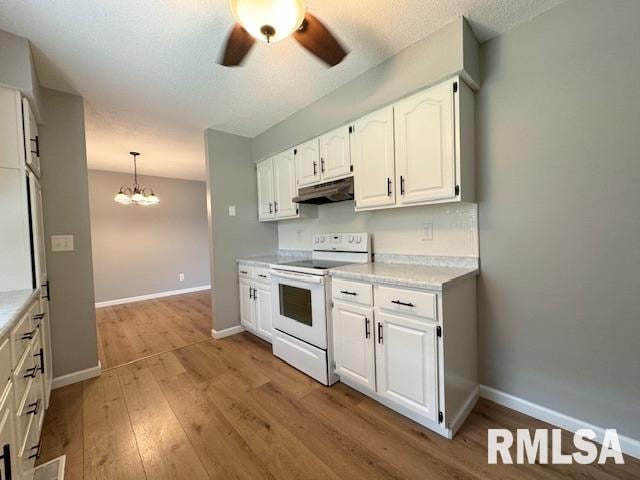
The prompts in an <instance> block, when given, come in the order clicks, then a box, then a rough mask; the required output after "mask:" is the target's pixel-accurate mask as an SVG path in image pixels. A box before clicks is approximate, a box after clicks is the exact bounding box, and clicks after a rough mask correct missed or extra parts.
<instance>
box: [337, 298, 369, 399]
mask: <svg viewBox="0 0 640 480" xmlns="http://www.w3.org/2000/svg"><path fill="white" fill-rule="evenodd" d="M373 328H374V321H373V308H365V307H361V306H357V305H349V304H348V303H345V302H335V303H334V306H333V335H334V339H335V342H334V356H335V361H336V373H337V374H338V375H340V376H342V377H347V378H349V379H351V380H352V381H353V382H356V383H358V384H360V385H362V386H363V387H364V388H366V389H368V390H371V391H375V389H376V367H375V357H374V340H373V338H374V335H373Z"/></svg>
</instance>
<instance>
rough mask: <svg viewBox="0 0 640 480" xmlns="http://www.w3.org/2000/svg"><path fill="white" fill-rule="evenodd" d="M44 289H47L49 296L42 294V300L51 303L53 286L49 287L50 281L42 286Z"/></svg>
mask: <svg viewBox="0 0 640 480" xmlns="http://www.w3.org/2000/svg"><path fill="white" fill-rule="evenodd" d="M42 288H46V289H47V294H46V295H45V294H42V298H43V299H44V300H47V301H48V302H50V301H51V286H50V285H49V280H47V281H46V282H44V283H43V284H42Z"/></svg>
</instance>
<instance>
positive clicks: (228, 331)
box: [211, 325, 244, 340]
mask: <svg viewBox="0 0 640 480" xmlns="http://www.w3.org/2000/svg"><path fill="white" fill-rule="evenodd" d="M240 332H244V327H243V326H242V325H236V326H235V327H229V328H225V329H224V330H214V329H213V328H212V329H211V336H212V337H213V338H215V339H216V340H220V339H221V338H224V337H230V336H231V335H235V334H237V333H240Z"/></svg>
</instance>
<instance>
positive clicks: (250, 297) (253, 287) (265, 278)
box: [238, 264, 273, 342]
mask: <svg viewBox="0 0 640 480" xmlns="http://www.w3.org/2000/svg"><path fill="white" fill-rule="evenodd" d="M238 276H239V278H240V282H239V285H240V290H239V292H240V323H241V324H242V326H243V327H244V328H245V329H246V330H247V331H249V332H251V333H254V334H256V335H258V336H259V337H261V338H263V339H264V340H267V341H268V342H270V341H271V336H272V329H273V327H272V322H271V316H272V314H271V284H270V283H269V275H268V270H267V269H263V268H254V267H253V266H248V265H244V264H241V265H240V266H239V267H238Z"/></svg>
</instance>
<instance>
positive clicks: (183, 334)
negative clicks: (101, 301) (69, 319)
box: [96, 290, 211, 369]
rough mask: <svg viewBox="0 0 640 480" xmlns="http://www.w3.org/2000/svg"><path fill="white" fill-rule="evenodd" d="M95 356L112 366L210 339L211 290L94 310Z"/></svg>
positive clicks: (104, 366)
mask: <svg viewBox="0 0 640 480" xmlns="http://www.w3.org/2000/svg"><path fill="white" fill-rule="evenodd" d="M96 322H97V327H98V329H97V330H98V356H99V358H100V363H101V364H102V368H103V369H106V368H111V367H115V366H118V365H124V364H125V363H129V362H132V361H134V360H139V359H141V358H145V357H148V356H150V355H156V354H158V353H163V352H168V351H170V350H174V349H176V348H180V347H184V346H187V345H191V344H193V343H196V342H201V341H203V340H206V339H209V338H211V292H210V290H205V291H202V292H195V293H187V294H184V295H175V296H171V297H164V298H157V299H153V300H145V301H143V302H136V303H126V304H123V305H114V306H111V307H102V308H98V309H96Z"/></svg>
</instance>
